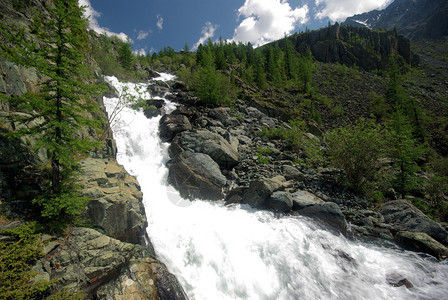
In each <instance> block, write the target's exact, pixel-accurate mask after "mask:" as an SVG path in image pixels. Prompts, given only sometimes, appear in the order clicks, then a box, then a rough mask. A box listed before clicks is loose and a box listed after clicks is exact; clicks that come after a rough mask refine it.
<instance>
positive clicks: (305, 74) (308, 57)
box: [297, 50, 314, 92]
mask: <svg viewBox="0 0 448 300" xmlns="http://www.w3.org/2000/svg"><path fill="white" fill-rule="evenodd" d="M297 66H298V70H299V74H298V76H299V78H300V81H301V82H302V84H303V90H304V92H308V91H309V90H310V88H311V80H312V77H313V70H314V64H313V56H312V54H311V51H309V50H308V51H307V52H306V53H305V54H300V55H299V56H298V59H297Z"/></svg>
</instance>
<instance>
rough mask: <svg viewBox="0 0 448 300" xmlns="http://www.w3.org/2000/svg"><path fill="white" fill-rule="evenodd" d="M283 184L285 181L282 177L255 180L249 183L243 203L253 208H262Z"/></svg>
mask: <svg viewBox="0 0 448 300" xmlns="http://www.w3.org/2000/svg"><path fill="white" fill-rule="evenodd" d="M284 182H286V179H285V177H283V176H276V177H273V178H261V179H255V180H253V181H251V182H250V184H249V189H248V190H247V191H246V193H245V194H244V197H243V201H244V202H245V203H247V204H249V205H250V206H252V207H255V208H260V207H263V206H265V205H266V201H267V200H268V198H269V197H270V196H271V194H272V193H273V192H275V191H277V190H278V189H280V188H281V187H282V186H283V183H284Z"/></svg>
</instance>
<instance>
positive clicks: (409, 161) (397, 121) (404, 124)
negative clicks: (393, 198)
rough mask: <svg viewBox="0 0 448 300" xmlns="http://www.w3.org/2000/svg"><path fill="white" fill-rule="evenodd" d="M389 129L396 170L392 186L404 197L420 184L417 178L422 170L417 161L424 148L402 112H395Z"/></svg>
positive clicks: (390, 151) (392, 157)
mask: <svg viewBox="0 0 448 300" xmlns="http://www.w3.org/2000/svg"><path fill="white" fill-rule="evenodd" d="M389 128H390V131H389V147H388V149H389V151H388V152H389V157H390V158H391V159H392V161H393V167H394V169H395V176H394V177H395V178H394V180H393V182H392V185H393V187H394V188H395V189H396V190H397V192H399V193H400V195H401V197H404V196H405V195H406V194H407V193H408V192H409V191H411V190H412V189H414V188H416V187H417V185H418V183H419V180H418V178H417V177H416V176H415V173H416V172H417V171H418V170H420V168H419V166H418V165H417V163H416V161H417V160H418V159H419V158H420V157H421V156H422V155H423V153H424V148H423V146H422V145H419V144H418V143H417V141H416V139H415V138H414V137H413V135H412V131H413V130H412V126H411V124H410V123H409V122H408V120H407V118H406V116H405V115H404V113H403V112H402V111H401V110H398V111H396V112H394V114H393V115H392V121H391V123H390V124H389Z"/></svg>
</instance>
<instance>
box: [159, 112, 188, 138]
mask: <svg viewBox="0 0 448 300" xmlns="http://www.w3.org/2000/svg"><path fill="white" fill-rule="evenodd" d="M190 129H191V123H190V121H189V120H188V118H187V117H186V116H184V115H181V114H170V115H164V116H163V117H162V118H161V119H160V121H159V131H160V133H159V135H160V139H161V140H162V141H164V142H171V141H172V140H173V138H174V136H175V135H176V134H178V133H179V132H182V131H185V130H190Z"/></svg>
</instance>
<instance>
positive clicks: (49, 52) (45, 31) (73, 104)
mask: <svg viewBox="0 0 448 300" xmlns="http://www.w3.org/2000/svg"><path fill="white" fill-rule="evenodd" d="M47 9H48V12H49V13H50V16H51V17H48V16H45V17H44V16H41V15H39V14H38V15H37V17H36V18H35V21H34V24H33V25H34V29H33V33H35V37H32V36H31V37H30V35H28V34H25V32H24V30H19V29H11V28H8V29H6V28H4V26H3V27H2V30H1V31H2V32H1V33H2V35H3V36H4V38H5V39H6V43H2V47H1V49H2V55H3V56H5V58H6V59H8V60H10V61H13V62H15V63H18V64H20V65H23V66H25V67H29V68H35V69H36V70H37V71H38V72H39V73H40V74H41V75H42V76H43V78H45V81H44V82H43V83H42V86H41V88H40V91H39V92H38V93H26V94H24V95H22V96H20V97H11V98H9V99H8V100H9V101H10V103H11V105H12V106H15V107H16V108H17V110H18V111H25V112H27V114H20V116H21V117H20V118H18V117H17V118H15V119H14V121H15V122H20V123H21V124H25V125H26V126H20V129H17V130H15V132H13V133H12V135H13V136H15V137H20V136H24V135H30V136H32V137H33V138H35V140H36V143H35V145H34V146H35V148H36V149H45V150H46V152H47V157H48V160H49V162H50V169H51V170H50V172H49V185H48V189H47V190H46V193H45V194H44V195H43V196H41V197H39V198H37V199H35V200H34V202H35V203H37V204H38V205H39V206H40V207H41V209H42V211H41V215H42V217H44V219H45V220H47V221H49V222H50V223H51V224H53V225H55V226H59V225H62V224H60V223H65V222H69V221H70V219H72V218H73V217H75V216H76V215H78V214H79V213H80V212H81V211H82V209H83V208H84V205H85V202H84V200H85V199H83V198H81V197H78V195H77V190H76V188H77V187H76V185H75V183H74V179H75V175H76V174H77V171H78V170H79V164H78V163H77V162H76V160H75V155H77V154H79V153H83V152H86V151H88V150H90V149H91V148H92V147H93V146H94V145H95V144H96V143H93V142H90V141H88V140H86V139H82V138H80V137H79V136H80V134H79V130H80V128H81V127H83V126H91V127H96V126H98V125H99V124H98V121H94V120H92V119H89V118H88V117H86V114H87V113H93V112H95V111H97V109H98V107H97V106H98V105H97V104H96V103H95V102H94V101H93V100H92V94H95V93H97V92H99V90H100V89H99V88H98V86H96V85H92V84H89V83H87V82H89V79H90V73H89V72H88V70H87V65H86V64H85V62H84V59H85V57H84V55H85V52H86V45H87V43H88V40H87V31H86V26H87V20H86V19H85V18H84V17H83V8H80V7H79V6H78V1H77V0H54V1H53V4H52V5H48V6H47Z"/></svg>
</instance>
